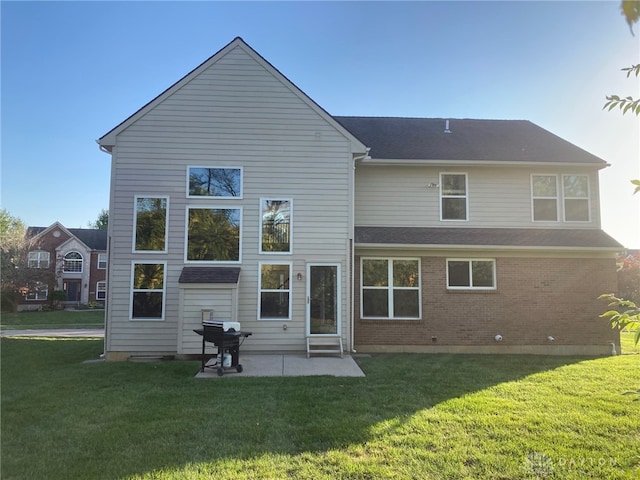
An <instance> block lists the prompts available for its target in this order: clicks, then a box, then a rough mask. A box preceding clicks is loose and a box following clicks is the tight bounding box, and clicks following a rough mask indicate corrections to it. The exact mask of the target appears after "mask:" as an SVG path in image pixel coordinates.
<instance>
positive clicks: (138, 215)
mask: <svg viewBox="0 0 640 480" xmlns="http://www.w3.org/2000/svg"><path fill="white" fill-rule="evenodd" d="M168 204H169V199H168V198H167V197H142V196H136V197H135V212H134V226H133V229H134V233H135V235H134V240H133V250H134V251H135V252H166V251H167V211H168Z"/></svg>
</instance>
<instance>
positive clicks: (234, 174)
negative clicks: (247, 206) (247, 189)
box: [187, 166, 243, 199]
mask: <svg viewBox="0 0 640 480" xmlns="http://www.w3.org/2000/svg"><path fill="white" fill-rule="evenodd" d="M242 174H243V171H242V167H206V166H189V167H187V197H189V198H203V197H214V198H235V199H239V198H242Z"/></svg>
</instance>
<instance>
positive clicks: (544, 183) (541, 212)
mask: <svg viewBox="0 0 640 480" xmlns="http://www.w3.org/2000/svg"><path fill="white" fill-rule="evenodd" d="M531 194H532V195H531V196H532V202H533V221H534V222H557V221H558V182H557V179H556V176H555V175H532V176H531Z"/></svg>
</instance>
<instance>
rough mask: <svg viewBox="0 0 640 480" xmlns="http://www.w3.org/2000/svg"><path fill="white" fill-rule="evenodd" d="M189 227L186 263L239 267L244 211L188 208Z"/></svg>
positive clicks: (237, 208)
mask: <svg viewBox="0 0 640 480" xmlns="http://www.w3.org/2000/svg"><path fill="white" fill-rule="evenodd" d="M186 224H187V225H186V228H187V231H186V238H187V241H186V242H185V261H186V262H212V263H213V262H224V263H240V261H241V252H242V248H241V245H242V208H241V207H234V208H221V207H187V222H186Z"/></svg>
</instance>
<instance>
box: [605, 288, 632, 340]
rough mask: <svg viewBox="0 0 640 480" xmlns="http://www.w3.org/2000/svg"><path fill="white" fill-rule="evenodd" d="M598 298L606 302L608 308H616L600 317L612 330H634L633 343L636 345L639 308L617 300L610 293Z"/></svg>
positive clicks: (621, 299) (627, 301)
mask: <svg viewBox="0 0 640 480" xmlns="http://www.w3.org/2000/svg"><path fill="white" fill-rule="evenodd" d="M598 298H599V299H600V300H607V301H608V302H609V307H615V308H616V309H615V310H609V311H608V312H605V313H603V314H602V315H600V317H602V318H608V319H609V323H610V324H611V327H612V328H618V329H620V330H623V329H625V328H628V329H629V330H635V334H634V337H633V341H634V344H635V345H638V341H640V307H638V305H636V304H635V303H634V302H632V301H631V300H625V299H624V298H618V297H616V296H615V295H613V294H612V293H606V294H604V295H600V296H599V297H598Z"/></svg>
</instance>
